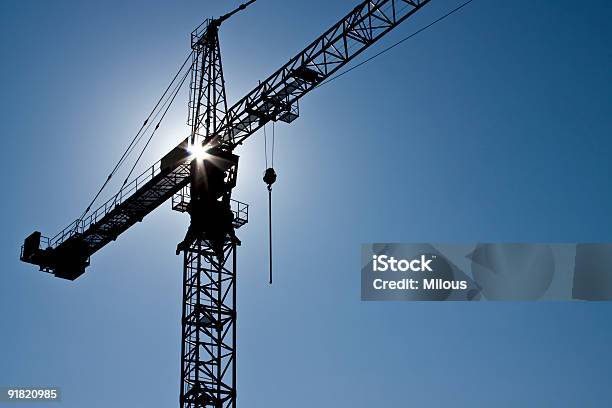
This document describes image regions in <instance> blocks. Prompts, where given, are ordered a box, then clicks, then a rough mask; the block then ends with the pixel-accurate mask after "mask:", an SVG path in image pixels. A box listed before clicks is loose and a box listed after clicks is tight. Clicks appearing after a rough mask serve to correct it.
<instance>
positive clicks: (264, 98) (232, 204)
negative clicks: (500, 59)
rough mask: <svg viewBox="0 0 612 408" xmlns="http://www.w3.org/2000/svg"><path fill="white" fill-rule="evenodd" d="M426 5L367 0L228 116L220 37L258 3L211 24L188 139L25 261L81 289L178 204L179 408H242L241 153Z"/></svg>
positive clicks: (31, 247) (199, 48)
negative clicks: (129, 236)
mask: <svg viewBox="0 0 612 408" xmlns="http://www.w3.org/2000/svg"><path fill="white" fill-rule="evenodd" d="M429 1H430V0H420V1H419V0H413V1H410V0H368V1H363V2H361V3H359V4H358V5H357V6H356V7H354V8H353V9H352V10H351V11H350V12H349V13H348V14H347V15H346V16H345V17H344V18H342V19H341V20H339V21H338V22H337V23H335V24H334V25H333V26H331V27H330V28H329V29H328V30H326V31H325V32H324V33H323V34H322V35H321V36H319V37H318V38H316V39H315V40H314V41H312V43H310V44H309V45H308V46H307V47H306V48H304V49H303V50H302V51H301V52H299V53H298V54H296V55H295V56H294V57H292V58H291V59H290V60H289V62H287V63H286V64H284V65H283V66H282V67H280V68H279V69H278V70H277V71H276V72H274V73H273V74H272V75H270V76H269V77H268V78H266V79H265V80H264V81H261V82H260V83H259V85H258V86H257V87H255V88H254V89H253V90H252V91H250V92H249V93H248V94H246V95H245V96H244V97H242V98H241V99H240V100H238V102H236V103H235V104H234V105H233V106H231V107H230V108H228V105H227V100H226V94H225V79H224V77H223V67H222V64H221V53H220V48H219V28H220V27H221V25H222V24H223V23H224V22H225V21H227V20H228V19H229V18H230V17H232V16H233V15H234V14H236V13H237V12H239V11H240V10H244V9H245V8H246V7H247V6H249V5H251V4H252V3H254V2H255V0H250V1H248V2H247V3H245V4H242V5H240V6H239V7H238V8H237V9H235V10H233V11H232V12H230V13H227V14H225V15H223V16H221V17H219V18H212V19H207V20H206V21H204V22H203V23H202V24H201V25H200V26H199V27H197V28H196V29H195V30H194V31H193V32H192V34H191V54H190V58H191V65H190V66H189V67H188V70H189V71H188V73H189V74H190V76H191V86H190V98H189V119H188V124H189V125H190V128H191V133H190V135H189V137H187V138H186V139H185V140H184V141H183V142H182V143H180V144H179V145H178V146H176V147H175V148H174V149H172V150H171V151H170V152H169V153H168V154H166V155H165V156H164V157H162V158H161V159H160V160H159V161H158V162H156V163H155V164H154V165H153V166H151V167H150V168H148V169H147V170H146V171H144V172H143V173H142V174H140V175H139V176H137V177H135V178H134V179H133V180H132V181H131V182H129V183H127V179H126V182H125V183H124V185H123V186H122V188H121V189H120V191H119V192H118V193H117V194H115V195H113V196H112V197H111V198H110V199H108V200H107V201H106V202H105V203H104V204H102V205H101V206H100V207H99V208H97V209H96V210H94V211H91V212H90V211H89V209H90V208H88V209H87V210H86V211H85V213H84V214H83V216H81V217H79V218H78V219H77V220H75V221H74V222H72V223H71V224H70V225H68V226H67V227H66V228H64V229H63V230H62V231H60V232H59V233H58V234H56V235H55V236H53V237H52V238H48V237H44V236H42V234H41V233H40V232H38V231H36V232H34V233H32V234H31V235H29V236H28V237H27V238H26V239H25V241H24V244H23V246H22V247H21V255H20V259H21V260H22V261H24V262H28V263H31V264H34V265H37V266H39V267H40V270H42V271H45V272H49V273H52V274H53V275H55V276H56V277H58V278H63V279H69V280H75V279H76V278H78V277H79V276H81V275H82V274H83V273H84V272H85V269H86V267H87V266H89V264H90V257H91V256H92V255H93V254H94V253H96V252H97V251H98V250H100V249H101V248H103V247H104V246H105V245H107V244H108V243H110V242H111V241H114V240H116V239H117V237H118V236H119V235H120V234H121V233H123V232H124V231H126V230H127V229H128V228H130V227H131V226H133V225H134V224H136V223H137V222H139V221H142V220H143V218H144V217H145V216H146V215H147V214H149V213H150V212H152V211H153V210H154V209H155V208H157V207H158V206H160V205H161V204H162V203H164V202H165V201H167V200H171V202H172V208H173V209H174V210H176V211H179V212H187V213H188V214H189V215H190V225H189V228H188V230H187V233H186V235H185V238H184V239H183V241H182V242H180V243H179V244H178V246H177V249H176V252H177V255H178V254H181V253H182V254H183V310H182V321H181V323H182V343H181V360H182V361H181V389H180V404H181V406H182V407H189V408H195V407H204V406H210V407H234V406H235V405H236V386H235V384H236V365H235V362H236V347H235V345H236V330H235V320H236V285H235V282H236V272H237V271H236V248H237V246H239V245H240V240H239V239H238V238H237V236H236V230H237V229H239V228H240V227H242V226H243V225H245V224H246V223H247V222H248V205H247V204H245V203H242V202H239V201H237V200H234V199H232V191H233V189H234V187H235V186H236V178H237V175H238V156H237V155H236V154H234V149H235V148H236V147H237V146H239V145H241V144H242V143H244V142H245V140H246V139H247V138H249V137H250V136H252V135H253V134H255V133H256V132H257V131H258V130H259V129H260V128H262V127H263V126H265V125H266V123H269V122H276V121H282V122H286V123H291V122H293V121H294V120H295V119H297V118H298V116H299V105H298V101H299V100H300V98H302V97H303V96H304V95H306V94H307V93H308V92H310V91H311V90H313V89H315V88H316V87H317V86H319V85H320V84H322V83H323V82H324V81H326V80H328V79H329V78H330V77H331V76H332V75H333V74H334V73H335V72H337V71H338V70H339V69H340V68H342V67H343V66H345V65H346V64H347V63H348V62H349V61H351V60H352V59H353V58H355V57H356V56H357V55H359V54H360V53H362V52H363V51H364V50H366V49H367V48H368V47H370V46H371V45H372V44H374V43H376V42H377V41H378V40H379V39H381V38H382V37H383V36H384V35H385V34H387V33H388V32H390V31H391V30H393V29H394V28H395V27H397V26H398V25H399V24H401V23H402V22H403V21H405V20H406V19H408V18H409V17H410V16H412V15H413V14H414V13H416V12H417V11H419V10H420V9H421V8H423V7H424V6H425V5H426V4H427V3H429ZM179 72H180V70H179ZM177 75H178V74H177ZM186 76H187V75H186ZM175 78H176V77H175ZM174 95H175V96H176V94H174ZM173 99H174V98H172V100H173ZM162 117H163V116H162ZM147 121H148V120H147ZM147 121H145V125H146V124H147ZM157 127H159V123H158V124H157V126H156V127H155V130H156V129H157ZM110 177H111V176H109V179H110ZM275 180H276V174H275V172H274V169H273V168H269V169H267V170H266V174H265V176H264V181H265V182H266V184H268V189H269V190H270V189H271V185H272V184H273V183H274V181H275ZM105 184H106V183H105ZM96 198H97V196H96ZM94 201H95V199H94ZM90 207H91V206H90Z"/></svg>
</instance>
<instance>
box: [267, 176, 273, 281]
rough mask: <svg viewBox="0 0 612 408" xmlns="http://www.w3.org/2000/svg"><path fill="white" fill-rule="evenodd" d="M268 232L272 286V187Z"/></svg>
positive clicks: (269, 192) (270, 188)
mask: <svg viewBox="0 0 612 408" xmlns="http://www.w3.org/2000/svg"><path fill="white" fill-rule="evenodd" d="M268 231H269V237H270V282H269V283H270V285H271V284H272V186H271V185H270V186H268Z"/></svg>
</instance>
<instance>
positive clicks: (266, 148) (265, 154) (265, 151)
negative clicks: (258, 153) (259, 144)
mask: <svg viewBox="0 0 612 408" xmlns="http://www.w3.org/2000/svg"><path fill="white" fill-rule="evenodd" d="M263 130H264V156H265V158H266V169H267V168H268V135H267V134H266V124H265V123H264V125H263Z"/></svg>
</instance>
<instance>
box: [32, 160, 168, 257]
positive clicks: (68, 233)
mask: <svg viewBox="0 0 612 408" xmlns="http://www.w3.org/2000/svg"><path fill="white" fill-rule="evenodd" d="M160 172H161V160H160V161H158V162H157V163H155V164H154V165H152V166H151V167H149V168H148V169H147V170H145V171H144V172H143V173H141V174H140V175H139V176H138V177H136V178H135V179H134V180H132V181H131V182H129V183H128V184H126V185H124V186H123V187H121V189H120V190H119V192H118V193H117V194H115V195H114V196H112V197H111V198H109V199H108V200H107V201H106V202H105V203H103V204H102V205H100V206H99V207H98V208H97V209H96V210H95V211H93V212H92V213H91V214H90V215H88V216H87V217H85V218H83V219H77V220H74V221H73V222H71V223H70V224H69V225H68V226H67V227H66V228H64V229H63V230H61V231H60V232H59V233H58V234H56V235H55V236H54V237H53V238H51V239H48V238H47V240H48V242H47V247H57V246H58V245H60V244H61V243H62V242H64V241H66V240H67V239H69V238H70V237H72V236H74V235H77V234H82V233H83V232H84V231H85V230H87V229H88V228H89V227H90V226H92V225H93V224H95V223H97V222H98V221H100V220H101V219H102V218H104V216H105V215H106V214H108V213H109V212H111V211H112V210H114V209H115V208H117V206H119V205H120V204H122V203H123V202H124V201H125V200H126V199H128V198H129V197H131V196H132V195H133V194H134V193H135V192H136V191H138V188H140V187H142V186H143V185H145V184H146V183H148V182H149V181H151V180H152V179H153V178H154V177H155V176H157V175H158V174H159V173H160ZM41 247H42V241H41Z"/></svg>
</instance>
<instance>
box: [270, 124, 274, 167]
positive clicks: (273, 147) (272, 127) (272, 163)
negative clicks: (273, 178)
mask: <svg viewBox="0 0 612 408" xmlns="http://www.w3.org/2000/svg"><path fill="white" fill-rule="evenodd" d="M274 123H275V122H272V153H271V155H272V166H270V167H274V133H275V132H274Z"/></svg>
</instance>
